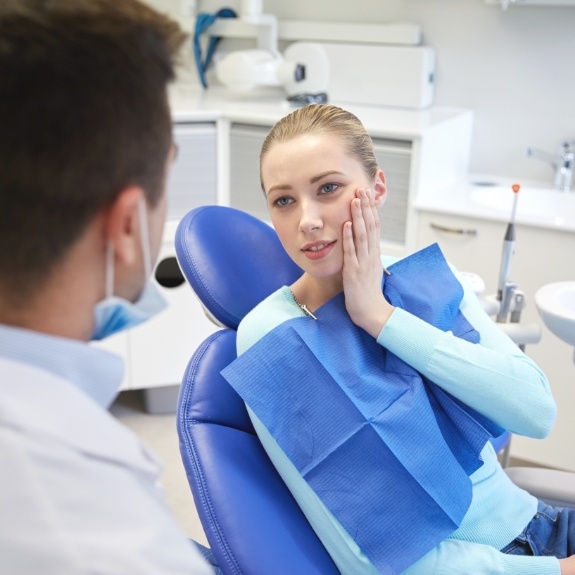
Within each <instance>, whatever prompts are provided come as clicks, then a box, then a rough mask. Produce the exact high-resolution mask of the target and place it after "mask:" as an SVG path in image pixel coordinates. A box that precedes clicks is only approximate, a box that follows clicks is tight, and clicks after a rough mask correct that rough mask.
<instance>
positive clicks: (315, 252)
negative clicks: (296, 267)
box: [302, 241, 335, 260]
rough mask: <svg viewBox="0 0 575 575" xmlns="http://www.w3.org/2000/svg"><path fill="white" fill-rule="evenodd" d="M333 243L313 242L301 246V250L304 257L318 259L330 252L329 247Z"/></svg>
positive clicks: (330, 247) (333, 243)
mask: <svg viewBox="0 0 575 575" xmlns="http://www.w3.org/2000/svg"><path fill="white" fill-rule="evenodd" d="M334 245H335V241H334V242H315V243H313V244H309V245H307V246H305V247H304V248H302V252H303V253H304V255H305V257H306V258H308V259H310V260H320V259H321V258H324V257H325V256H327V254H329V252H331V249H332V248H333V246H334Z"/></svg>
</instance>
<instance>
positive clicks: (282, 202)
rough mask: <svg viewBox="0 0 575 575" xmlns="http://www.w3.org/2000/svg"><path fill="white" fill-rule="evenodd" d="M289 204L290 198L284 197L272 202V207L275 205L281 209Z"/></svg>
mask: <svg viewBox="0 0 575 575" xmlns="http://www.w3.org/2000/svg"><path fill="white" fill-rule="evenodd" d="M291 202H292V200H291V198H286V197H284V198H278V199H277V200H276V201H275V202H274V205H276V206H278V207H280V208H283V207H284V206H287V205H289V204H291Z"/></svg>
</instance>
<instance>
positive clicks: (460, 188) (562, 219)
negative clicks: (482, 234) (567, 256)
mask: <svg viewBox="0 0 575 575" xmlns="http://www.w3.org/2000/svg"><path fill="white" fill-rule="evenodd" d="M514 183H515V182H514V181H513V180H511V179H508V178H502V177H496V176H486V175H470V176H469V177H468V178H467V179H466V180H463V181H460V182H457V183H455V184H453V185H450V186H448V187H446V188H441V189H435V190H427V191H425V193H422V194H420V197H418V198H416V199H415V201H414V207H415V208H416V209H417V210H424V211H430V212H437V213H444V214H451V215H461V216H467V217H474V218H480V219H487V220H492V221H502V222H508V221H509V220H510V218H511V211H512V206H513V196H514V194H513V191H512V189H511V186H512V184H514ZM517 183H519V184H520V185H521V188H520V190H519V196H518V199H517V212H516V219H515V222H516V223H517V224H523V225H528V226H535V227H540V228H547V229H553V230H557V231H567V232H575V192H569V193H564V192H558V191H556V190H553V189H552V186H551V184H550V183H549V182H531V181H525V182H521V181H519V182H517Z"/></svg>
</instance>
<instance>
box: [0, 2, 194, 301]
mask: <svg viewBox="0 0 575 575" xmlns="http://www.w3.org/2000/svg"><path fill="white" fill-rule="evenodd" d="M184 39H185V35H184V34H183V33H182V32H181V29H180V28H179V26H178V25H177V24H176V23H175V22H173V21H171V20H170V19H169V18H167V17H165V16H163V15H161V14H159V13H157V12H156V11H154V10H153V9H151V8H149V7H147V6H145V5H144V4H142V3H140V2H139V1H138V0H2V1H1V2H0V126H1V134H0V246H2V248H1V249H0V296H1V297H2V299H3V300H4V302H8V303H10V302H12V303H14V304H21V303H22V302H23V301H25V300H26V299H27V298H29V297H30V296H32V295H33V294H34V293H35V290H38V289H41V286H42V282H43V280H45V279H46V278H47V277H48V276H49V274H50V272H51V270H53V269H54V266H55V265H56V264H57V263H58V262H59V261H60V260H61V258H63V257H65V255H66V252H67V250H68V249H69V248H70V246H71V245H72V244H73V243H74V241H75V240H76V239H77V238H78V237H79V236H80V235H81V234H82V232H83V230H84V229H85V227H86V226H87V225H88V223H89V222H90V221H91V220H92V219H93V218H94V217H95V216H96V214H97V213H99V212H100V211H101V210H102V209H105V208H106V206H107V205H109V204H110V203H111V202H113V200H114V199H115V197H116V196H117V194H119V193H120V192H121V191H122V189H123V188H125V187H126V186H129V185H137V186H140V187H141V188H143V189H144V191H145V193H146V198H147V201H148V203H149V204H150V205H151V206H155V205H156V204H157V202H158V201H159V200H160V198H161V195H162V193H163V187H164V180H165V170H166V160H167V157H168V154H169V150H170V148H171V143H172V135H171V134H172V127H171V117H170V110H169V106H168V102H167V93H166V88H167V84H168V83H169V82H170V81H171V80H173V78H174V75H175V72H174V66H175V60H176V56H177V52H178V50H179V48H180V47H181V45H182V43H183V41H184Z"/></svg>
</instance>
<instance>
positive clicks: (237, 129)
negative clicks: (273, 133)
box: [230, 124, 270, 221]
mask: <svg viewBox="0 0 575 575" xmlns="http://www.w3.org/2000/svg"><path fill="white" fill-rule="evenodd" d="M268 132H269V128H266V127H261V126H250V125H246V124H232V127H231V130H230V206H231V207H232V208H237V209H238V210H243V211H244V212H248V213H249V214H252V215H253V216H256V217H257V218H260V219H262V220H266V221H269V219H270V216H269V213H268V208H267V204H266V200H265V196H264V193H263V191H262V188H261V185H260V150H261V148H262V144H263V143H264V140H265V138H266V136H267V134H268Z"/></svg>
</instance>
